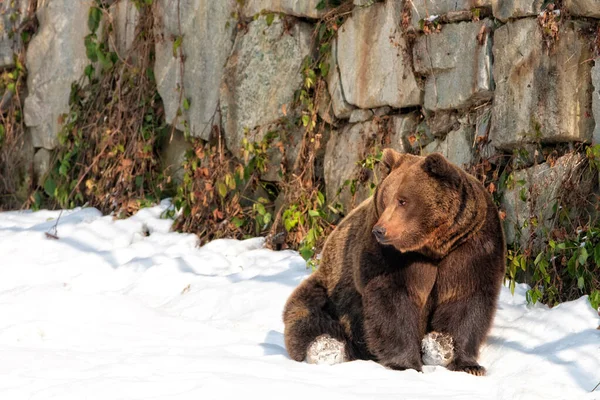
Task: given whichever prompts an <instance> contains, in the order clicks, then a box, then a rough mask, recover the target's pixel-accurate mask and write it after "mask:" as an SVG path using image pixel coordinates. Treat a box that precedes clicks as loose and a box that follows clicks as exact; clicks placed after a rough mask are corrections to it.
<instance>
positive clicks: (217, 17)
mask: <svg viewBox="0 0 600 400" xmlns="http://www.w3.org/2000/svg"><path fill="white" fill-rule="evenodd" d="M174 3H175V2H173V1H171V0H157V2H156V5H157V9H156V14H155V15H156V16H157V21H156V31H157V35H158V37H160V38H161V40H158V41H157V44H156V62H155V66H154V73H155V76H156V81H157V86H158V92H159V94H160V96H161V97H162V100H163V102H164V105H165V114H166V120H167V122H168V123H171V124H172V123H174V122H175V121H176V118H177V124H176V125H177V127H178V128H179V129H181V130H185V129H186V128H185V127H184V126H183V121H184V120H185V121H187V123H188V129H189V131H190V134H191V135H192V136H195V137H200V138H202V139H205V140H207V139H209V137H210V133H211V129H212V126H213V125H218V121H219V116H218V114H217V109H218V104H219V84H220V82H221V78H222V76H223V71H224V67H225V63H226V62H227V58H228V57H229V54H230V53H231V48H232V46H233V36H234V28H235V25H236V20H235V19H233V18H232V13H233V12H234V11H235V10H236V1H235V0H219V1H214V0H178V1H177V2H176V3H177V6H175V5H174ZM175 42H177V43H178V45H179V44H180V46H181V47H180V49H179V48H178V45H176V44H175ZM175 49H176V50H177V51H175V54H174V50H175ZM179 50H181V51H182V52H183V54H184V56H185V61H184V62H183V65H182V63H181V59H180V56H179ZM182 75H183V76H182ZM181 87H183V89H184V90H183V93H182V92H181ZM184 103H185V104H184ZM178 112H181V113H182V115H181V117H178Z"/></svg>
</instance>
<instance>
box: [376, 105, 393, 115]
mask: <svg viewBox="0 0 600 400" xmlns="http://www.w3.org/2000/svg"><path fill="white" fill-rule="evenodd" d="M390 112H392V108H391V107H388V106H385V107H379V108H376V109H374V110H373V113H374V114H375V116H376V117H383V116H384V115H387V114H389V113H390Z"/></svg>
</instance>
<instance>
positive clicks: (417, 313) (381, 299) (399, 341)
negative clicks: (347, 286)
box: [363, 263, 436, 371]
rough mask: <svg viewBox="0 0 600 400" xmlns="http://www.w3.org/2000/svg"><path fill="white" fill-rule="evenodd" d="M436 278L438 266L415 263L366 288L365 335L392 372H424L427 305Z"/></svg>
mask: <svg viewBox="0 0 600 400" xmlns="http://www.w3.org/2000/svg"><path fill="white" fill-rule="evenodd" d="M435 277H436V269H435V267H434V266H431V265H427V264H417V263H415V264H412V265H410V266H408V267H405V268H402V269H401V270H399V271H397V272H395V273H393V274H387V275H381V276H378V277H375V278H373V279H372V280H371V281H370V282H369V283H368V284H367V285H366V286H365V288H364V291H363V307H364V316H365V334H366V339H367V345H368V347H369V350H370V351H371V352H372V353H373V354H374V355H375V357H376V359H377V361H378V362H379V363H381V364H383V365H384V366H386V367H388V368H391V369H397V370H405V369H415V370H417V371H421V369H422V366H423V362H422V359H421V340H422V339H423V336H424V335H425V328H426V325H425V321H426V315H425V314H426V305H427V300H428V297H429V294H430V292H431V289H432V287H433V284H434V282H435Z"/></svg>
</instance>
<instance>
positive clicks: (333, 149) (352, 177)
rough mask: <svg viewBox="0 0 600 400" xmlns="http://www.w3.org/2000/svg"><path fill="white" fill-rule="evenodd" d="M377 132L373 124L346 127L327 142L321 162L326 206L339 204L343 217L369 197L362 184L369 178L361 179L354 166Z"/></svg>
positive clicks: (377, 126)
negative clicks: (322, 162)
mask: <svg viewBox="0 0 600 400" xmlns="http://www.w3.org/2000/svg"><path fill="white" fill-rule="evenodd" d="M378 129H379V125H378V124H377V123H376V122H374V121H369V122H364V123H359V124H355V125H347V126H346V127H344V128H343V129H342V130H340V131H334V132H332V133H331V137H330V138H329V140H328V141H327V147H326V150H325V159H324V173H325V187H326V194H327V202H328V203H332V204H333V203H335V202H339V203H340V204H342V206H343V207H344V213H346V214H347V213H348V212H350V211H351V210H352V209H353V208H355V207H356V206H357V205H358V204H360V202H361V201H363V200H364V199H366V198H367V197H369V196H370V195H371V193H370V191H369V189H368V184H366V182H367V181H368V180H369V178H371V177H370V176H365V177H363V176H362V175H363V171H362V168H361V166H360V165H358V163H359V162H360V161H361V159H363V158H365V157H366V151H367V148H366V147H367V142H368V140H369V138H373V137H375V136H376V134H377V131H378ZM364 172H366V171H364ZM365 178H366V179H365Z"/></svg>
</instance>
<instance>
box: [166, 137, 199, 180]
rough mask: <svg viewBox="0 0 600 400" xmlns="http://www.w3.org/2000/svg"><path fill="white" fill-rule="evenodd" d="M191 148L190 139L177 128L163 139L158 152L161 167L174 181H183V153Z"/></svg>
mask: <svg viewBox="0 0 600 400" xmlns="http://www.w3.org/2000/svg"><path fill="white" fill-rule="evenodd" d="M191 149H192V145H191V143H190V141H188V140H186V139H185V137H184V135H183V133H182V132H180V131H178V130H175V131H174V132H173V135H172V136H171V135H168V137H165V138H164V139H163V142H162V143H161V152H160V158H161V165H162V166H161V168H162V170H163V171H164V173H165V175H166V176H168V177H170V178H171V179H172V180H173V181H174V182H177V183H181V182H183V175H184V173H185V171H184V168H183V163H184V161H185V153H186V152H187V151H188V150H191Z"/></svg>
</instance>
